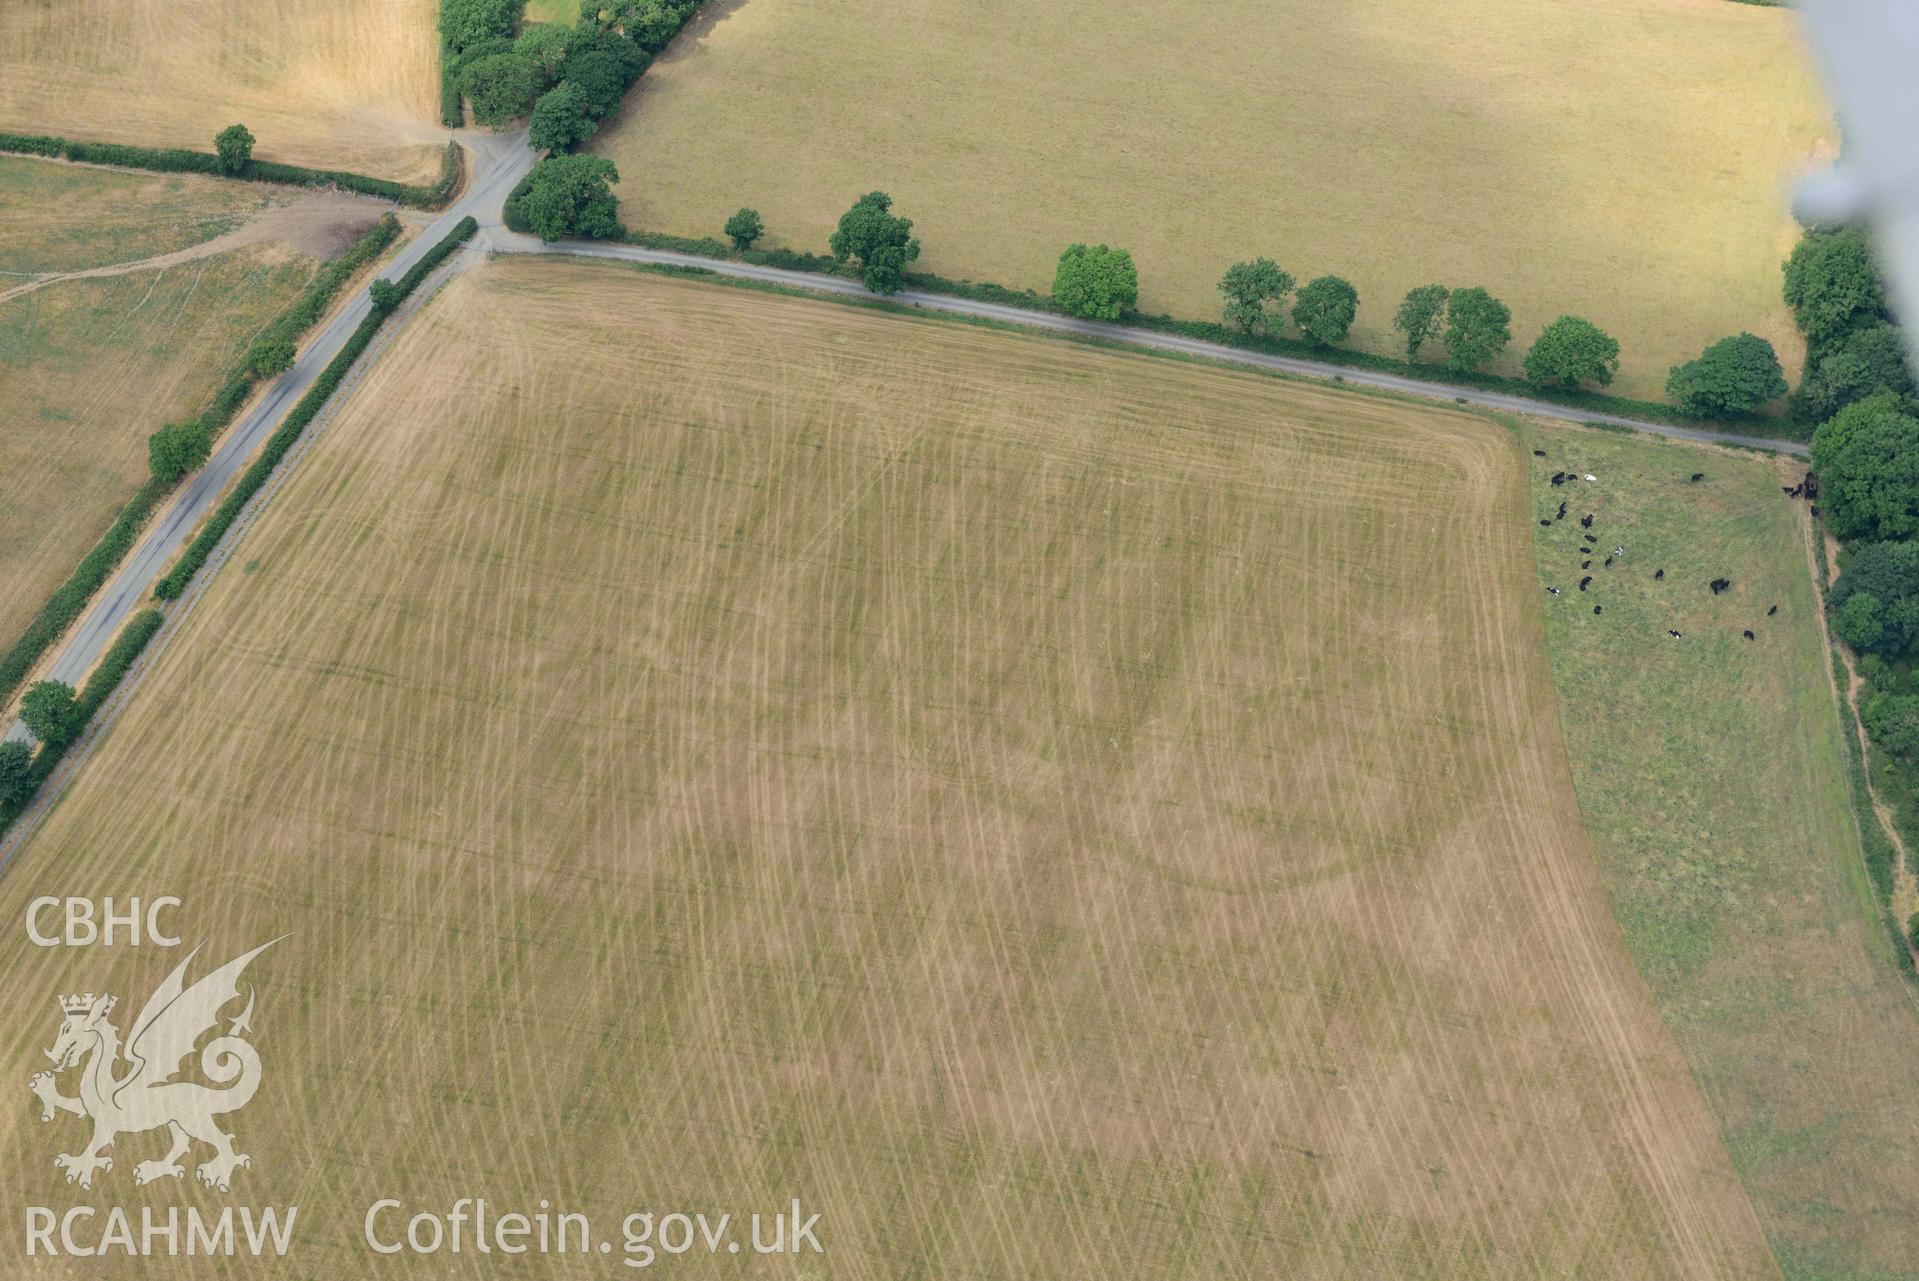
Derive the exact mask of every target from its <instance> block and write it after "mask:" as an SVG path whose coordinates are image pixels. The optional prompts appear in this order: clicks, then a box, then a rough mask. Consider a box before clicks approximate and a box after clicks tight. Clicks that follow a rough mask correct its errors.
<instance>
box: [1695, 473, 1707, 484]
mask: <svg viewBox="0 0 1919 1281" xmlns="http://www.w3.org/2000/svg"><path fill="white" fill-rule="evenodd" d="M1705 478H1706V473H1705V472H1703V471H1696V472H1694V473H1693V474H1692V483H1693V484H1695V485H1697V484H1698V483H1699V482H1700V481H1702V480H1704V479H1705Z"/></svg>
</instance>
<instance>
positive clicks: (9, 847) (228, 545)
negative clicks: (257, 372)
mask: <svg viewBox="0 0 1919 1281" xmlns="http://www.w3.org/2000/svg"><path fill="white" fill-rule="evenodd" d="M443 265H444V264H443ZM459 269H460V268H459V266H458V265H457V263H456V265H454V266H452V267H447V268H446V269H445V270H443V271H440V272H438V273H437V274H436V275H435V276H434V277H433V278H432V279H431V280H430V281H428V282H427V284H426V287H425V288H424V289H422V290H420V291H419V292H417V293H416V294H414V295H413V296H412V297H410V298H408V299H407V300H406V301H405V302H404V303H402V304H401V305H400V306H399V307H397V308H395V309H394V311H393V312H392V318H393V319H396V320H402V321H403V320H405V319H408V318H410V317H411V316H412V315H413V314H414V313H415V312H417V311H418V310H419V309H420V308H421V307H424V306H425V305H426V304H427V303H428V302H430V301H432V299H433V297H434V296H435V295H436V294H438V293H439V292H440V290H441V289H442V288H444V287H445V285H446V283H447V281H449V280H451V279H452V277H453V275H454V274H455V273H456V272H457V271H458V270H459ZM400 329H401V326H400V325H399V324H394V325H390V326H385V327H383V329H382V331H381V333H380V335H379V337H378V338H377V339H376V340H375V341H374V342H373V343H371V344H369V345H368V349H367V352H366V356H367V359H365V360H362V361H359V362H356V363H355V365H354V367H353V369H352V371H351V372H350V373H349V374H348V376H347V377H346V378H345V379H344V380H343V381H342V383H341V386H340V388H339V390H340V391H341V392H350V391H351V390H352V389H353V388H354V387H356V386H357V385H358V384H359V382H360V380H361V379H363V378H364V377H365V376H366V374H367V371H368V370H369V369H371V368H372V365H373V363H374V361H375V360H376V359H377V358H378V357H379V355H380V353H381V352H383V351H384V350H385V349H386V348H387V346H388V345H390V344H391V343H392V342H393V340H394V339H395V338H397V337H398V336H399V332H400ZM345 403H346V397H345V396H343V395H336V396H334V397H332V398H330V399H329V400H328V402H327V404H326V406H325V407H324V408H323V409H322V410H321V411H320V413H319V414H317V415H315V417H314V421H313V424H312V426H311V429H310V430H308V431H307V432H305V433H303V434H302V436H301V438H300V439H299V440H298V441H297V442H296V443H295V445H294V447H293V448H292V449H290V450H288V452H287V455H286V458H285V459H284V460H282V461H283V464H291V463H296V462H298V461H299V460H300V459H301V458H302V457H303V456H304V455H305V454H306V452H307V451H308V450H309V449H311V448H312V447H313V444H314V442H315V441H317V440H318V439H319V436H320V434H321V432H322V431H324V430H325V428H326V426H327V424H328V423H330V422H331V421H332V419H333V417H334V415H335V414H337V413H338V412H339V410H340V408H341V407H342V406H343V405H344V404H345ZM290 475H291V467H290V466H286V465H282V466H281V467H279V468H278V469H276V471H275V472H274V474H273V476H272V477H271V478H270V480H269V481H268V483H267V484H265V485H264V486H262V487H261V489H260V491H259V492H258V493H256V494H254V495H253V497H252V498H251V499H249V500H248V501H247V503H246V504H245V507H244V508H243V509H242V511H241V513H240V515H239V518H238V519H237V520H235V521H234V523H233V525H232V527H231V528H230V529H229V530H228V531H227V533H226V536H225V537H223V538H222V539H221V540H220V542H219V544H218V545H217V546H216V547H215V548H214V550H213V553H212V554H211V555H210V556H209V557H208V559H207V563H206V565H205V566H204V572H202V573H199V574H196V575H195V576H194V577H193V580H192V581H191V582H190V583H189V584H188V586H187V589H186V591H185V592H183V593H182V594H181V596H180V598H179V599H178V600H177V601H175V602H173V603H172V604H171V605H165V606H150V607H148V608H147V609H145V610H143V611H141V613H139V614H136V615H135V616H134V617H135V619H141V618H146V617H148V616H152V617H155V618H158V619H159V620H160V621H159V622H158V623H155V624H152V625H151V627H152V630H151V632H150V633H149V634H148V635H147V637H145V638H144V639H143V640H142V641H141V644H140V646H139V648H138V649H136V650H135V651H134V653H133V654H132V656H131V657H130V658H129V659H128V660H127V663H126V667H125V670H124V671H123V672H122V673H121V674H120V675H118V676H117V677H116V678H115V680H114V682H113V684H112V685H111V686H110V687H107V688H104V689H102V690H100V691H98V694H97V697H98V703H97V704H96V706H95V707H94V708H93V709H91V714H90V715H89V717H88V719H87V723H86V727H85V728H84V729H83V730H82V731H81V732H80V734H79V735H78V736H77V737H75V738H74V740H73V741H72V742H71V743H69V744H67V745H66V746H65V747H63V748H61V749H60V751H59V753H58V755H57V756H54V757H53V758H51V759H50V760H49V762H48V764H47V766H46V768H45V773H44V774H43V775H42V777H41V779H40V781H39V783H38V785H37V787H36V790H35V792H34V795H33V797H32V799H31V800H30V801H29V802H28V803H27V804H26V805H25V806H24V807H23V808H21V809H20V811H19V812H18V813H16V814H14V815H12V816H11V817H6V816H0V876H4V875H5V874H6V871H7V868H8V866H9V865H11V863H12V862H13V856H14V854H15V853H17V852H18V851H19V849H20V847H21V846H22V845H23V844H25V843H26V841H27V839H28V838H29V837H30V836H32V835H33V833H34V830H35V829H36V828H38V827H39V825H40V820H41V819H43V818H44V817H46V815H47V813H48V812H50V811H51V810H52V809H53V807H54V806H55V805H57V804H59V803H60V798H61V797H62V796H64V795H65V794H66V789H67V786H68V784H69V783H71V782H72V781H73V777H74V775H75V774H76V773H78V772H79V770H80V768H81V767H82V766H84V765H85V764H86V762H87V760H88V759H89V758H90V757H91V756H92V755H93V751H94V749H95V748H96V747H97V746H98V745H99V743H100V741H101V740H102V739H104V738H105V737H106V734H107V732H108V731H109V730H111V729H112V728H113V726H114V723H115V722H116V721H118V720H119V719H120V714H121V713H122V712H123V711H125V710H126V706H127V703H128V702H129V701H130V700H131V699H132V697H133V695H134V694H135V693H136V692H137V691H138V690H139V688H140V684H141V682H142V681H144V680H145V679H146V675H147V672H148V671H149V670H150V669H151V667H152V666H153V664H154V663H155V662H156V661H158V659H159V657H160V655H161V654H163V653H164V652H165V651H166V648H167V645H168V644H169V643H170V642H171V640H172V639H173V636H174V634H175V633H176V632H178V631H179V625H180V624H181V623H184V622H185V621H186V619H187V618H188V617H190V616H191V615H192V613H193V610H194V607H195V606H196V605H198V604H199V601H200V598H201V597H202V596H203V595H205V594H206V590H207V588H208V587H209V586H211V585H212V583H213V580H214V579H215V578H216V577H218V575H219V571H220V570H221V569H222V568H223V567H224V566H225V565H226V563H227V561H228V560H230V559H231V558H232V555H233V549H234V547H235V546H236V545H237V544H238V542H239V540H240V538H241V536H242V535H244V534H245V533H246V531H247V530H248V529H250V528H251V527H252V525H253V522H254V521H255V520H256V519H257V518H258V517H259V514H260V511H261V509H262V508H263V507H265V506H266V504H267V502H268V501H269V500H270V499H271V498H272V497H273V495H274V494H276V493H277V492H279V489H280V487H281V486H282V485H284V484H285V483H286V481H287V479H288V477H289V476H290ZM128 626H129V627H131V626H132V624H131V623H129V624H128ZM125 635H126V632H125V630H123V631H122V637H124V636H125ZM114 644H115V647H116V649H117V648H118V647H119V645H120V640H119V639H116V640H115V642H114ZM110 662H111V658H110V657H109V659H107V660H102V662H101V665H100V669H99V670H100V671H101V672H105V671H107V670H110V668H109V664H110ZM91 685H92V682H91V681H89V687H90V688H89V693H90V694H91V693H93V692H94V691H93V690H92V689H91ZM36 765H38V762H37V761H36Z"/></svg>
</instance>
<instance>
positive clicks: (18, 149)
mask: <svg viewBox="0 0 1919 1281" xmlns="http://www.w3.org/2000/svg"><path fill="white" fill-rule="evenodd" d="M0 151H10V152H15V153H18V154H24V155H34V156H62V157H65V158H66V159H68V160H72V161H76V162H80V163H84V164H96V165H119V166H121V167H123V168H128V169H152V170H157V171H158V172H161V173H203V174H210V175H212V176H213V177H216V178H238V179H242V180H244V181H247V182H276V183H286V184H290V185H293V186H297V187H322V186H335V187H339V188H342V189H343V190H346V191H356V192H359V193H360V194H361V195H365V196H377V197H379V198H380V199H382V200H391V201H393V202H394V203H396V204H402V205H411V206H414V207H416V208H420V209H438V208H440V207H441V206H442V205H444V204H446V202H447V200H448V199H449V198H450V197H451V196H452V195H453V189H454V188H455V187H457V186H458V185H459V181H460V173H461V154H462V153H461V151H460V147H459V144H458V143H453V142H449V143H447V145H446V151H445V153H444V154H443V155H442V157H441V161H440V179H439V181H438V182H436V183H433V184H432V185H430V186H418V185H414V184H412V183H404V182H393V181H391V180H389V179H386V178H371V177H368V176H367V175H365V174H358V173H348V172H346V171H345V170H343V169H309V168H306V167H305V166H303V165H287V164H280V163H279V162H277V161H272V160H249V161H247V162H246V164H245V165H243V166H242V167H241V168H240V170H239V171H238V172H237V173H230V172H228V171H227V170H226V169H225V168H223V167H222V165H221V163H220V157H219V156H218V155H216V154H215V153H213V152H211V151H191V150H188V149H186V148H184V147H135V146H129V145H126V144H124V143H117V142H76V141H74V140H72V139H69V138H55V137H50V136H47V135H44V134H12V133H0Z"/></svg>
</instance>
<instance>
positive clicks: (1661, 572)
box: [1652, 569, 1666, 582]
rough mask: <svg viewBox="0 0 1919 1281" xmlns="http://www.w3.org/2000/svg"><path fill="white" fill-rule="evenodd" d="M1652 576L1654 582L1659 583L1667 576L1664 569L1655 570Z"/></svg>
mask: <svg viewBox="0 0 1919 1281" xmlns="http://www.w3.org/2000/svg"><path fill="white" fill-rule="evenodd" d="M1652 576H1653V581H1654V582H1657V581H1658V580H1660V579H1662V578H1664V577H1665V576H1666V571H1665V570H1663V569H1655V570H1654V571H1653V573H1652Z"/></svg>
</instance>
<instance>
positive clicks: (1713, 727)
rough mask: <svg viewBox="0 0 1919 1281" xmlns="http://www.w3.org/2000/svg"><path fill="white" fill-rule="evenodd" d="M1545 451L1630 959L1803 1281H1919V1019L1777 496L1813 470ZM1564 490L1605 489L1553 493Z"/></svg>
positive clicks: (1543, 552)
mask: <svg viewBox="0 0 1919 1281" xmlns="http://www.w3.org/2000/svg"><path fill="white" fill-rule="evenodd" d="M1529 445H1530V446H1531V447H1532V448H1543V449H1545V450H1546V451H1547V455H1548V457H1547V458H1546V459H1544V460H1538V459H1535V460H1534V462H1533V467H1532V471H1533V477H1534V504H1535V509H1536V514H1537V516H1538V517H1541V518H1550V517H1551V516H1552V515H1553V514H1554V512H1555V511H1556V510H1557V508H1558V504H1559V502H1560V501H1561V500H1565V501H1566V502H1567V503H1568V509H1567V515H1568V519H1567V520H1566V521H1564V522H1561V523H1560V524H1558V525H1556V526H1554V527H1553V528H1552V529H1550V530H1546V529H1539V528H1538V527H1537V526H1535V530H1536V532H1537V533H1538V535H1539V537H1538V539H1537V540H1536V545H1537V549H1538V557H1537V559H1538V568H1539V579H1540V583H1541V585H1542V586H1547V585H1557V586H1559V587H1560V589H1561V591H1562V593H1563V594H1562V595H1561V596H1560V597H1558V598H1556V599H1555V598H1547V601H1546V610H1545V616H1546V640H1547V649H1548V651H1549V653H1550V654H1551V658H1552V667H1553V676H1554V680H1555V683H1556V685H1557V688H1558V692H1559V708H1560V718H1561V722H1562V724H1563V725H1564V728H1565V739H1566V747H1567V753H1568V756H1569V758H1570V760H1571V762H1572V770H1573V780H1574V783H1575V786H1576V787H1577V790H1578V794H1579V810H1580V814H1581V816H1582V817H1583V819H1584V821H1585V827H1586V833H1587V837H1588V839H1589V840H1590V841H1591V842H1592V847H1593V850H1594V853H1595V854H1596V856H1597V857H1598V860H1599V866H1600V870H1601V872H1602V874H1603V875H1604V876H1605V878H1606V883H1607V888H1608V890H1609V892H1610V894H1611V897H1612V900H1613V906H1614V911H1615V913H1616V915H1617V916H1618V919H1619V921H1620V923H1621V925H1622V926H1623V927H1624V929H1625V932H1626V940H1627V943H1628V945H1629V946H1630V947H1631V948H1632V951H1633V956H1634V959H1635V960H1636V961H1637V962H1638V965H1639V968H1640V970H1641V971H1642V972H1643V973H1644V974H1645V975H1646V976H1647V978H1648V979H1649V980H1650V981H1651V984H1652V989H1653V994H1654V997H1655V999H1656V1000H1657V1001H1658V1003H1659V1006H1660V1010H1661V1012H1662V1013H1663V1014H1664V1016H1665V1018H1666V1021H1667V1023H1668V1024H1669V1025H1670V1026H1671V1027H1672V1029H1673V1030H1674V1032H1675V1033H1676V1034H1677V1036H1678V1038H1679V1044H1680V1047H1681V1049H1682V1050H1683V1051H1684V1052H1685V1055H1686V1057H1687V1060H1688V1061H1689V1062H1690V1063H1691V1065H1692V1070H1693V1075H1694V1076H1695V1077H1696V1078H1697V1079H1698V1081H1699V1082H1700V1084H1701V1086H1702V1087H1703V1088H1704V1090H1705V1093H1706V1098H1707V1100H1708V1102H1709V1103H1710V1104H1711V1106H1712V1109H1713V1112H1714V1114H1715V1115H1716V1117H1717V1118H1718V1122H1719V1127H1720V1131H1721V1133H1722V1134H1723V1135H1724V1137H1725V1141H1726V1146H1727V1149H1728V1151H1729V1152H1730V1153H1731V1156H1732V1159H1733V1164H1734V1165H1735V1166H1736V1167H1737V1168H1738V1170H1739V1173H1740V1177H1741V1178H1742V1180H1743V1181H1744V1182H1745V1185H1746V1188H1747V1191H1748V1193H1749V1194H1750V1195H1751V1197H1752V1201H1753V1205H1754V1207H1755V1208H1756V1209H1757V1210H1758V1212H1759V1217H1760V1221H1761V1222H1762V1223H1763V1224H1764V1225H1765V1227H1766V1231H1767V1233H1768V1234H1769V1235H1770V1236H1771V1238H1772V1240H1773V1243H1774V1246H1775V1248H1776V1250H1777V1252H1778V1255H1779V1258H1780V1260H1781V1262H1782V1263H1784V1264H1785V1265H1786V1270H1787V1273H1788V1275H1790V1276H1792V1277H1795V1278H1820V1279H1824V1278H1874V1279H1882V1278H1913V1277H1919V1053H1915V1049H1916V1047H1919V1010H1916V1008H1915V1004H1914V994H1913V991H1912V990H1911V987H1910V985H1909V983H1908V982H1907V980H1905V979H1904V978H1903V977H1902V976H1901V975H1900V974H1899V973H1898V972H1897V970H1896V969H1895V968H1894V963H1893V959H1892V954H1891V943H1890V940H1889V938H1888V936H1887V934H1886V932H1885V929H1884V928H1883V926H1881V924H1880V923H1879V920H1878V918H1877V914H1876V910H1875V908H1874V905H1873V902H1872V899H1871V892H1870V889H1869V886H1868V884H1867V881H1866V877H1865V873H1864V870H1863V864H1862V861H1861V856H1860V848H1859V840H1858V834H1857V828H1856V827H1855V825H1854V821H1853V817H1852V815H1851V813H1850V811H1849V805H1848V799H1847V793H1846V758H1845V754H1844V740H1843V738H1842V737H1841V734H1842V730H1841V726H1840V721H1839V719H1838V716H1837V714H1836V711H1835V707H1834V701H1833V692H1832V688H1831V660H1830V657H1829V651H1828V650H1827V648H1826V643H1825V640H1824V637H1823V635H1822V633H1821V629H1820V626H1819V617H1818V613H1817V610H1818V603H1817V601H1816V599H1815V598H1814V594H1813V578H1812V574H1811V572H1810V570H1809V567H1808V562H1807V558H1806V549H1807V546H1808V542H1807V525H1806V515H1805V506H1804V504H1803V503H1795V502H1791V501H1789V500H1787V499H1786V497H1785V496H1784V495H1783V494H1781V493H1780V492H1779V486H1780V483H1781V481H1782V479H1784V480H1787V481H1789V482H1790V481H1796V480H1797V479H1798V478H1799V476H1800V475H1802V474H1803V470H1804V469H1803V466H1801V467H1799V468H1797V469H1793V468H1790V467H1788V466H1785V465H1783V464H1780V463H1776V462H1773V461H1771V460H1763V461H1762V460H1759V459H1755V458H1752V457H1751V456H1748V455H1743V454H1736V453H1731V452H1728V451H1721V450H1704V449H1699V448H1696V447H1691V446H1685V445H1678V444H1674V443H1671V442H1666V441H1658V440H1654V439H1652V438H1649V437H1634V436H1618V435H1611V434H1606V433H1600V432H1593V431H1570V430H1567V429H1565V428H1560V427H1556V428H1551V429H1543V430H1539V431H1537V432H1536V433H1534V436H1533V438H1532V439H1531V440H1530V441H1529ZM1568 468H1571V469H1575V470H1577V471H1578V472H1579V473H1580V474H1582V475H1584V474H1588V473H1590V474H1592V475H1594V476H1597V477H1598V478H1599V480H1598V483H1596V484H1590V485H1589V484H1586V483H1584V482H1583V481H1582V482H1579V483H1576V484H1572V485H1568V486H1561V487H1558V488H1554V487H1553V486H1552V485H1550V484H1549V483H1548V478H1549V477H1550V475H1551V474H1552V473H1553V472H1554V471H1559V470H1564V469H1568ZM1698 471H1703V472H1705V473H1706V477H1705V479H1704V480H1703V481H1701V482H1700V483H1698V484H1694V483H1692V482H1691V480H1690V479H1689V478H1690V476H1691V475H1692V473H1694V472H1698ZM1587 513H1591V514H1592V516H1593V532H1595V533H1596V534H1598V535H1599V537H1600V545H1601V548H1602V551H1601V556H1600V557H1595V558H1594V560H1593V567H1592V568H1591V569H1589V570H1581V569H1580V568H1579V567H1578V566H1579V557H1578V555H1577V553H1576V550H1575V548H1576V546H1577V544H1578V543H1579V541H1580V536H1581V534H1582V533H1583V532H1584V531H1582V530H1581V529H1580V527H1579V526H1578V525H1577V523H1576V522H1577V520H1578V518H1579V517H1580V516H1582V515H1585V514H1587ZM1622 545H1623V546H1624V547H1625V548H1626V556H1625V557H1623V558H1622V559H1620V560H1619V561H1616V562H1615V564H1614V565H1613V566H1612V567H1611V568H1607V567H1606V566H1605V565H1603V564H1602V563H1601V560H1602V558H1603V555H1604V553H1605V552H1609V551H1610V550H1611V549H1612V548H1613V547H1615V546H1622ZM1662 568H1663V569H1664V570H1665V571H1666V577H1665V578H1664V579H1663V580H1656V579H1654V577H1653V574H1654V572H1655V571H1656V570H1658V569H1662ZM1586 573H1591V574H1593V575H1594V581H1593V584H1592V586H1591V587H1590V589H1589V590H1588V591H1587V592H1585V593H1580V592H1578V591H1576V590H1574V587H1575V585H1576V583H1577V582H1578V580H1579V578H1580V577H1581V576H1582V575H1584V574H1586ZM1719 577H1726V578H1730V579H1731V580H1732V587H1731V589H1730V590H1729V591H1728V592H1727V593H1726V594H1725V595H1723V596H1714V595H1713V594H1712V592H1711V591H1710V590H1709V588H1708V587H1707V584H1708V583H1709V582H1710V581H1711V580H1712V579H1714V578H1719ZM1593 604H1602V605H1603V606H1604V608H1605V613H1604V614H1603V615H1601V616H1600V617H1598V618H1595V617H1593V616H1592V610H1591V606H1592V605H1593ZM1773 605H1777V606H1778V607H1779V612H1778V613H1777V614H1773V615H1769V614H1768V613H1767V610H1768V609H1769V608H1770V607H1771V606H1773ZM1669 628H1670V629H1672V630H1674V631H1678V632H1680V633H1681V635H1680V637H1679V638H1678V639H1673V638H1670V637H1668V636H1667V635H1666V631H1667V629H1669ZM1748 629H1750V630H1751V631H1752V632H1753V633H1754V635H1755V637H1756V639H1755V640H1753V641H1747V640H1745V639H1744V638H1743V637H1742V635H1741V633H1742V632H1743V631H1746V630H1748Z"/></svg>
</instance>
